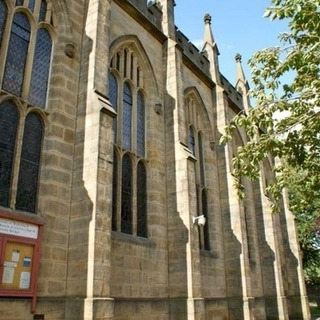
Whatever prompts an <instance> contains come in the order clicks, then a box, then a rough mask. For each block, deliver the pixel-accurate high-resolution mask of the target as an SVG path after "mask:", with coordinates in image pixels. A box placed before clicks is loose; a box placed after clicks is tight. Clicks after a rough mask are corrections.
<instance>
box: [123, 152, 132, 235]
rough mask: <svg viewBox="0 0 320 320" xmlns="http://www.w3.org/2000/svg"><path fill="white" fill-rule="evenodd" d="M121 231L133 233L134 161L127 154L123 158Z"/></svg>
mask: <svg viewBox="0 0 320 320" xmlns="http://www.w3.org/2000/svg"><path fill="white" fill-rule="evenodd" d="M121 232H123V233H128V234H132V163H131V160H130V157H129V156H128V155H127V154H126V155H124V157H123V159H122V181H121Z"/></svg>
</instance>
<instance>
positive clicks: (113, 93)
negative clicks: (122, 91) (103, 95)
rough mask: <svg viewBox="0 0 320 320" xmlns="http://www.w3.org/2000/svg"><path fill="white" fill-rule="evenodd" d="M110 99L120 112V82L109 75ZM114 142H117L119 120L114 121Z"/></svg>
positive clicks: (114, 107)
mask: <svg viewBox="0 0 320 320" xmlns="http://www.w3.org/2000/svg"><path fill="white" fill-rule="evenodd" d="M109 99H110V102H111V104H112V107H113V109H114V110H115V111H118V81H117V79H116V77H115V76H114V75H113V74H112V73H110V74H109ZM113 132H114V141H117V118H115V119H114V120H113Z"/></svg>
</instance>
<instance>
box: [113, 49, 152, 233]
mask: <svg viewBox="0 0 320 320" xmlns="http://www.w3.org/2000/svg"><path fill="white" fill-rule="evenodd" d="M142 84H143V81H142V72H141V67H140V66H139V63H138V59H137V56H136V54H135V52H134V50H132V48H130V47H123V48H121V49H120V50H118V51H117V52H116V53H115V54H114V56H113V58H112V59H111V64H110V73H109V99H110V102H111V104H112V106H113V108H114V110H115V111H116V112H117V115H118V116H117V118H116V119H115V122H114V130H115V153H114V166H113V205H112V207H113V212H112V229H113V230H114V231H120V232H122V233H128V234H132V235H137V236H139V237H147V236H148V231H147V167H146V165H145V157H146V142H145V141H146V120H145V119H146V102H145V101H146V98H145V91H144V88H143V87H142Z"/></svg>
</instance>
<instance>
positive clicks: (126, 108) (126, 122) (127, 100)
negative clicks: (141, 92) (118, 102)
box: [122, 83, 132, 150]
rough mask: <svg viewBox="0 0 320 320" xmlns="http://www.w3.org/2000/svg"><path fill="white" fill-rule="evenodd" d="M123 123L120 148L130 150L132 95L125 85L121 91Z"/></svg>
mask: <svg viewBox="0 0 320 320" xmlns="http://www.w3.org/2000/svg"><path fill="white" fill-rule="evenodd" d="M122 108H123V111H122V112H123V123H122V146H123V147H124V148H125V149H127V150H130V149H131V130H132V93H131V89H130V86H129V85H128V84H127V83H125V84H124V90H123V106H122Z"/></svg>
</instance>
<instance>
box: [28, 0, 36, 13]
mask: <svg viewBox="0 0 320 320" xmlns="http://www.w3.org/2000/svg"><path fill="white" fill-rule="evenodd" d="M34 5H35V0H29V4H28V7H29V9H30V10H31V11H32V12H33V10H34Z"/></svg>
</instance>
